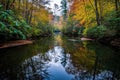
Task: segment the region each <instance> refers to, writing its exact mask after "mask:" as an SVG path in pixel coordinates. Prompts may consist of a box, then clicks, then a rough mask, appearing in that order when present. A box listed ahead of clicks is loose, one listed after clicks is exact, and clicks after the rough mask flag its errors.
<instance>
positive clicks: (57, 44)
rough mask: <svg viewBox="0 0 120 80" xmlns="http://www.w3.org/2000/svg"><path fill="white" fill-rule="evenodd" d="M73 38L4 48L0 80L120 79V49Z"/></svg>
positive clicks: (0, 62) (56, 37)
mask: <svg viewBox="0 0 120 80" xmlns="http://www.w3.org/2000/svg"><path fill="white" fill-rule="evenodd" d="M74 39H75V40H74ZM74 39H73V38H67V37H65V36H61V35H55V36H53V37H47V38H41V39H39V40H37V41H35V42H34V43H33V44H30V45H24V46H19V47H12V48H7V49H1V50H0V80H120V51H119V50H113V49H112V48H109V47H106V46H104V45H101V44H99V43H96V42H95V41H81V40H80V38H74Z"/></svg>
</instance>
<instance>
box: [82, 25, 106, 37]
mask: <svg viewBox="0 0 120 80" xmlns="http://www.w3.org/2000/svg"><path fill="white" fill-rule="evenodd" d="M106 31H107V28H106V27H105V26H103V25H100V26H96V27H91V28H86V29H85V30H84V33H83V35H84V36H86V37H90V38H96V39H100V38H103V37H105V34H106Z"/></svg>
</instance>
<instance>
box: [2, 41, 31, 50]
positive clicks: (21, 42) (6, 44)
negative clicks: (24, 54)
mask: <svg viewBox="0 0 120 80" xmlns="http://www.w3.org/2000/svg"><path fill="white" fill-rule="evenodd" d="M32 43H33V41H31V40H16V41H9V42H6V43H1V44H0V49H3V48H8V47H15V46H21V45H26V44H32Z"/></svg>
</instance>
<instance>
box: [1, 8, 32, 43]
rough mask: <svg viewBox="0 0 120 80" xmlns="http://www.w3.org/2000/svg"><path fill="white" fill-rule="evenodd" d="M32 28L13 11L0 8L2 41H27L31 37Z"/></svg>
mask: <svg viewBox="0 0 120 80" xmlns="http://www.w3.org/2000/svg"><path fill="white" fill-rule="evenodd" d="M30 29H31V27H30V26H29V25H28V24H27V23H26V22H25V21H24V20H19V19H18V18H17V17H16V16H15V14H14V13H13V11H12V10H3V9H2V8H1V6H0V40H1V41H7V40H16V39H26V38H27V37H29V36H30Z"/></svg>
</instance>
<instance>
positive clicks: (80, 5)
mask: <svg viewBox="0 0 120 80" xmlns="http://www.w3.org/2000/svg"><path fill="white" fill-rule="evenodd" d="M49 2H50V1H49V0H5V1H4V0H1V1H0V42H6V41H11V40H20V39H29V38H32V37H40V36H51V35H52V33H53V30H54V25H53V24H50V20H53V19H50V18H49V15H50V14H51V13H50V11H49V9H46V7H45V6H44V5H45V4H49ZM61 4H62V6H61V8H62V17H63V21H62V26H63V28H62V33H63V34H65V35H67V36H80V37H87V38H92V39H95V40H98V41H101V42H105V43H106V42H107V43H109V44H113V45H114V44H115V45H119V41H120V39H119V37H120V33H119V32H120V1H119V0H105V1H104V0H68V1H67V0H62V1H61ZM68 4H70V5H69V6H68ZM53 16H54V15H53Z"/></svg>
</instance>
